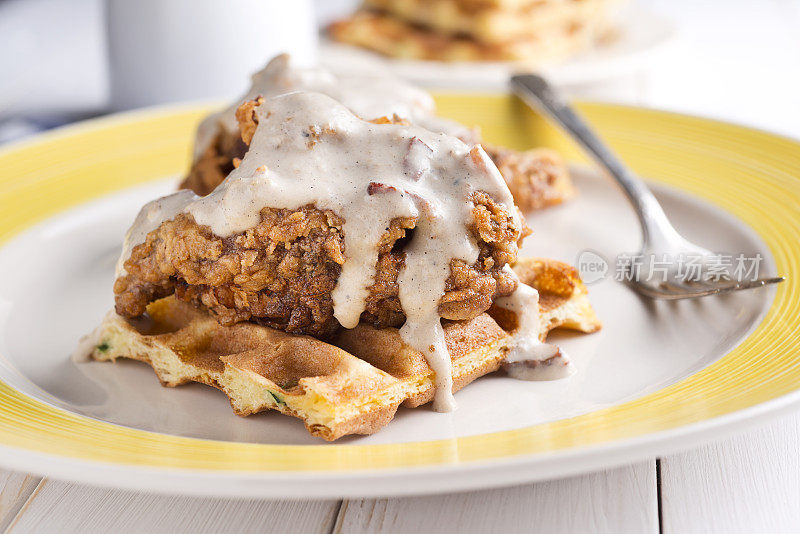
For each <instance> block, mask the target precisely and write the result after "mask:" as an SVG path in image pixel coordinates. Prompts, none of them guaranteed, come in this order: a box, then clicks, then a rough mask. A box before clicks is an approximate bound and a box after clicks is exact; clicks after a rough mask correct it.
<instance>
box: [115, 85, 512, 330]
mask: <svg viewBox="0 0 800 534" xmlns="http://www.w3.org/2000/svg"><path fill="white" fill-rule="evenodd" d="M262 102H263V100H262V99H257V100H255V101H253V102H248V103H245V104H243V105H242V106H241V107H240V108H239V110H238V111H237V119H238V120H239V123H240V131H241V132H242V135H243V141H244V142H245V143H249V142H250V141H251V140H252V137H253V133H254V132H255V130H256V127H257V125H258V116H257V115H256V113H255V108H256V107H257V106H259V105H261V103H262ZM399 121H401V119H398V118H396V117H394V118H392V119H386V118H381V119H377V120H375V121H373V122H375V123H377V124H387V123H397V122H399ZM319 135H325V132H323V131H321V132H320V133H319ZM307 137H308V139H307V141H306V143H307V144H308V146H309V149H312V148H313V146H314V144H315V143H316V142H317V137H318V135H317V134H314V133H313V132H310V135H308V136H307ZM229 147H231V148H232V149H235V147H234V145H233V144H230V145H229ZM476 151H477V149H473V152H471V153H470V156H471V157H473V158H475V157H478V155H477V152H476ZM372 185H380V184H370V186H372ZM470 200H471V201H472V203H473V208H472V210H471V212H472V223H471V224H470V225H469V226H468V227H467V228H466V231H468V232H470V233H471V234H472V235H473V237H474V239H475V242H476V244H477V246H478V250H479V254H478V259H477V260H476V261H475V263H474V264H472V265H468V264H466V262H464V261H461V260H456V259H453V260H451V261H450V276H449V277H448V278H447V280H446V281H445V293H444V295H443V296H442V298H441V299H440V301H439V305H438V311H439V315H440V316H441V317H443V318H445V319H452V320H462V319H471V318H473V317H475V316H477V315H478V314H480V313H482V312H484V311H486V310H487V309H489V307H490V306H491V305H492V302H493V300H494V299H495V298H496V297H500V296H506V295H510V294H511V293H513V292H514V290H516V279H515V278H514V277H513V275H512V274H510V273H509V272H508V271H507V270H503V267H504V266H506V265H507V264H513V263H514V262H515V261H516V257H517V252H518V246H519V243H520V242H521V240H522V238H523V237H524V236H525V235H527V233H528V229H527V226H525V224H524V219H523V218H522V217H521V216H520V217H513V216H512V214H509V213H508V212H507V211H506V209H505V207H504V206H503V205H502V204H500V203H498V202H496V201H495V200H494V199H493V198H492V197H491V196H490V195H488V194H487V193H485V192H482V191H478V192H474V193H472V194H471V197H470ZM512 209H516V207H513V206H512ZM344 223H345V221H344V219H343V218H341V217H340V216H339V215H337V214H336V213H334V212H332V211H325V210H320V209H318V208H317V207H315V206H313V205H307V206H304V207H302V208H299V209H278V208H269V207H267V208H263V209H262V210H261V211H260V222H259V224H257V225H256V226H254V227H252V228H250V229H248V230H246V231H244V232H240V233H236V234H233V235H231V236H229V237H224V238H223V237H219V236H217V235H215V234H214V233H213V232H212V231H211V229H210V228H208V227H206V226H203V225H199V224H197V223H196V222H195V220H194V218H193V217H192V215H190V214H188V213H180V214H179V215H177V216H176V217H174V218H173V219H171V220H167V221H165V222H163V223H161V224H160V225H159V226H158V227H157V228H156V229H155V230H152V231H150V232H149V233H148V234H147V236H146V238H145V240H144V242H142V243H139V244H138V245H136V246H135V247H133V249H132V251H131V253H130V256H129V257H128V258H127V260H126V261H125V262H124V263H123V267H124V271H123V272H121V275H120V276H119V277H118V278H117V280H116V281H115V284H114V294H115V304H116V310H117V313H118V314H120V315H122V316H124V317H138V316H140V315H142V314H143V313H144V312H145V308H146V306H147V304H149V303H150V302H152V301H153V300H156V299H158V298H162V297H165V296H167V295H170V294H172V293H174V294H175V295H176V296H177V297H178V298H180V299H181V300H184V301H188V302H191V303H193V304H194V305H196V306H198V307H202V308H205V309H207V310H209V311H210V312H211V313H212V314H213V315H215V316H216V318H217V320H218V321H219V322H220V323H221V324H223V325H229V324H233V323H236V322H240V321H248V320H249V321H253V322H257V323H260V324H264V325H267V326H271V327H274V328H279V329H282V330H285V331H287V332H292V333H304V334H310V335H314V336H317V337H323V338H324V337H329V336H331V335H333V334H334V333H335V332H336V331H337V330H338V329H339V327H340V325H339V323H338V321H337V320H336V319H335V317H334V316H333V300H332V292H333V290H334V288H335V287H336V284H337V280H338V277H339V275H340V273H341V269H342V265H343V264H344V263H345V252H346V251H345V245H344V243H345V240H344V233H343V225H344ZM416 224H417V219H416V218H414V217H397V218H395V219H393V220H391V222H390V224H389V227H388V228H387V229H386V231H385V233H384V234H383V236H382V238H381V240H380V242H379V243H378V260H377V264H376V271H375V276H374V280H373V283H372V285H371V286H370V287H369V290H368V296H367V298H366V302H365V309H364V312H363V313H362V316H361V319H362V320H363V321H365V322H367V323H370V324H373V325H375V326H378V327H385V326H400V325H402V324H403V322H404V321H405V314H404V312H403V308H402V305H401V303H400V298H399V284H398V276H399V274H400V272H401V271H403V268H404V265H405V263H404V262H405V252H404V246H405V245H406V244H407V243H408V242H410V240H412V239H413V234H414V228H415V226H416ZM520 225H521V226H522V227H521V228H520V227H519V226H520Z"/></svg>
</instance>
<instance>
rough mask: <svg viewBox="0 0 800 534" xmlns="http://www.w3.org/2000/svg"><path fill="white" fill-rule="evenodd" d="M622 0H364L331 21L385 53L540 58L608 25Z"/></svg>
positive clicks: (589, 38)
mask: <svg viewBox="0 0 800 534" xmlns="http://www.w3.org/2000/svg"><path fill="white" fill-rule="evenodd" d="M619 3H620V0H365V1H364V4H363V5H362V7H361V9H359V10H358V11H357V12H356V13H355V14H354V15H352V16H351V17H349V18H347V19H345V20H342V21H338V22H335V23H334V24H332V25H331V27H330V34H331V36H332V37H333V39H335V40H337V41H341V42H343V43H348V44H352V45H356V46H360V47H363V48H368V49H371V50H374V51H376V52H379V53H381V54H384V55H387V56H391V57H398V58H405V59H422V60H440V61H521V62H524V63H527V64H530V65H537V64H541V63H545V62H549V61H554V60H559V59H563V58H566V57H568V56H570V55H573V54H575V53H577V52H579V51H581V50H584V49H586V48H589V47H590V46H592V45H593V44H594V43H595V42H597V41H599V40H602V38H603V37H604V36H606V35H607V34H608V33H609V30H610V27H611V24H610V18H611V17H610V14H611V13H612V12H613V8H614V7H615V6H616V5H617V4H619Z"/></svg>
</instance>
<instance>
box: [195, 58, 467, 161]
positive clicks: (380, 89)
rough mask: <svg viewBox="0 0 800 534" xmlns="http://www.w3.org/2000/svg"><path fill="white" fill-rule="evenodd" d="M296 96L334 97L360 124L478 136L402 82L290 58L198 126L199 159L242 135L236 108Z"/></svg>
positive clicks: (259, 76)
mask: <svg viewBox="0 0 800 534" xmlns="http://www.w3.org/2000/svg"><path fill="white" fill-rule="evenodd" d="M294 91H311V92H316V93H322V94H325V95H328V96H330V97H331V98H333V99H334V100H337V101H339V102H340V103H342V104H343V105H344V106H345V107H346V108H348V109H349V110H350V111H352V112H353V113H355V114H356V115H358V116H359V117H361V118H362V119H367V120H369V119H377V118H380V117H388V118H391V117H392V116H393V115H397V116H398V117H401V118H404V119H407V120H409V121H411V122H413V123H415V124H418V125H420V126H423V127H425V128H427V129H428V130H433V131H437V132H445V133H449V134H450V135H455V136H456V137H459V138H461V139H464V140H466V141H468V142H470V143H472V142H474V141H475V140H474V139H472V137H473V136H474V133H473V132H472V130H470V129H469V128H466V127H465V126H462V125H460V124H458V123H456V122H453V121H449V120H447V119H442V118H440V117H436V116H435V112H436V107H435V104H434V102H433V98H432V97H431V95H430V94H428V93H427V92H426V91H423V90H422V89H420V88H418V87H415V86H413V85H410V84H408V83H406V82H404V81H403V80H400V79H397V78H391V77H385V76H384V77H379V76H364V75H355V74H352V75H341V76H336V75H334V74H333V73H331V72H330V71H327V70H325V69H322V68H319V67H317V68H299V67H296V66H294V65H293V64H292V61H291V58H290V57H289V56H288V55H286V54H283V55H280V56H276V57H275V58H273V59H272V60H271V61H270V62H269V63H268V64H267V66H266V67H264V69H262V70H261V71H259V72H257V73H255V74H253V76H252V84H251V87H250V90H249V91H248V92H247V93H246V94H245V95H243V96H242V97H241V98H240V99H239V100H237V101H236V102H235V103H233V104H232V105H231V106H229V107H227V108H226V109H224V110H222V111H220V112H217V113H214V114H212V115H209V116H208V117H206V118H205V119H204V120H203V122H201V123H200V126H199V128H198V129H197V138H196V139H195V146H194V159H195V160H196V159H198V158H199V157H200V156H201V155H202V154H203V152H204V151H205V150H206V148H208V146H209V144H211V142H213V140H214V138H215V137H216V136H217V134H218V133H220V131H221V130H223V131H225V132H226V133H228V134H232V133H235V132H238V131H239V127H238V124H237V122H236V108H238V107H239V105H240V104H241V103H242V102H245V101H247V100H253V99H254V98H256V97H258V96H263V97H265V98H269V97H273V96H278V95H282V94H286V93H290V92H294Z"/></svg>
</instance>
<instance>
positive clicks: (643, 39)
mask: <svg viewBox="0 0 800 534" xmlns="http://www.w3.org/2000/svg"><path fill="white" fill-rule="evenodd" d="M616 21H617V22H616V24H615V26H616V29H615V30H614V32H613V34H612V35H611V36H609V38H607V39H605V40H604V41H602V42H600V43H598V44H597V45H595V46H594V47H593V48H591V49H589V50H586V51H584V52H581V53H579V54H576V55H575V56H574V57H570V58H568V59H566V60H563V61H558V62H553V63H551V64H545V65H542V66H541V68H539V69H537V70H539V71H540V72H541V73H542V74H543V75H545V76H547V79H548V80H550V82H551V83H553V84H555V85H561V86H572V85H580V84H587V83H591V82H597V81H602V80H609V79H612V78H615V77H618V76H621V75H624V74H627V73H630V72H632V71H634V70H636V69H637V68H638V67H640V66H642V65H643V64H645V62H647V61H650V60H652V56H653V54H656V53H658V52H659V51H660V50H661V49H662V48H663V47H664V46H666V45H667V44H669V43H670V41H672V39H673V37H674V36H675V27H674V25H673V24H672V22H670V20H668V19H666V18H665V17H663V16H661V15H658V14H657V13H654V12H652V11H650V10H648V9H644V8H642V7H639V6H636V5H629V6H625V7H624V8H622V10H621V12H620V13H619V14H618V16H617V17H616ZM321 44H322V46H321V49H320V61H321V62H322V63H323V64H324V65H325V66H327V67H328V68H330V69H331V70H333V71H334V72H354V71H356V72H366V73H372V74H374V73H376V72H390V73H393V74H394V75H396V76H399V77H401V78H404V79H406V80H411V81H413V82H416V83H418V84H420V85H424V86H426V87H437V88H441V89H463V87H470V88H478V89H495V90H503V89H505V87H506V85H507V84H508V79H509V77H510V76H511V75H512V74H515V73H517V72H519V71H520V70H530V69H529V68H524V67H522V66H520V65H519V64H516V63H514V62H509V61H484V62H478V61H460V62H459V61H455V62H443V61H423V60H411V59H394V58H387V57H385V56H381V55H379V54H376V53H373V52H370V51H368V50H365V49H362V48H357V47H354V46H350V45H345V44H341V43H336V42H333V41H330V40H327V39H323V41H322V43H321Z"/></svg>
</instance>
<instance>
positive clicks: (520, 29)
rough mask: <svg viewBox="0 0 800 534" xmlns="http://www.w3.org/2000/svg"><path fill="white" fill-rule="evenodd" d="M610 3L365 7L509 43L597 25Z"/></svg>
mask: <svg viewBox="0 0 800 534" xmlns="http://www.w3.org/2000/svg"><path fill="white" fill-rule="evenodd" d="M609 2H610V0H539V1H535V2H529V3H528V4H523V5H519V6H516V7H512V6H505V7H500V6H488V5H484V6H474V5H473V6H470V5H469V4H464V2H463V1H461V0H365V2H364V6H365V7H367V8H370V9H372V10H376V11H380V12H382V13H386V14H388V15H390V16H393V17H394V18H397V19H401V20H404V21H406V22H408V23H411V24H416V25H419V26H425V27H427V28H429V29H431V30H433V31H434V32H437V33H441V34H447V35H465V36H469V37H471V38H473V39H475V40H476V41H479V42H482V43H506V42H508V41H511V40H516V39H527V38H529V37H530V36H531V35H540V36H542V35H548V34H551V33H552V32H553V30H554V29H559V30H560V29H563V28H567V27H568V26H576V25H581V26H591V25H598V24H600V22H601V21H602V20H604V13H605V11H606V9H607V5H608V4H609Z"/></svg>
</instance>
